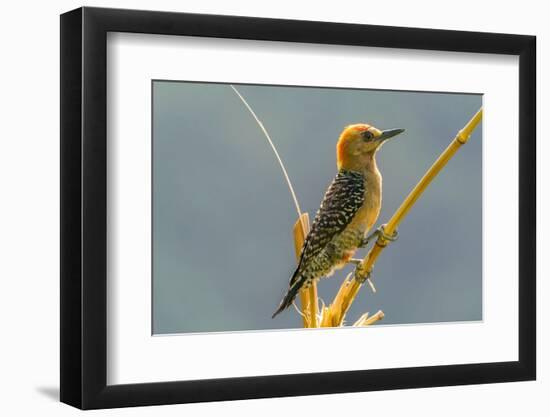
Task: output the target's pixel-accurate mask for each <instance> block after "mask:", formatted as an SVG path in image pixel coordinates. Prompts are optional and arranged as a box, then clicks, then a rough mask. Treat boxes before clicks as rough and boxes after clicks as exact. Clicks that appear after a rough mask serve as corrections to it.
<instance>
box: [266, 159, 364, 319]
mask: <svg viewBox="0 0 550 417" xmlns="http://www.w3.org/2000/svg"><path fill="white" fill-rule="evenodd" d="M364 199H365V181H364V177H363V175H362V174H361V173H359V172H354V171H347V170H340V171H339V172H338V174H337V175H336V177H335V178H334V180H333V181H332V183H331V184H330V186H329V188H328V190H327V192H326V193H325V196H324V198H323V201H322V203H321V206H320V207H319V211H318V212H317V214H316V216H315V219H314V220H313V224H312V226H311V230H310V232H309V234H308V235H307V237H306V240H305V242H304V246H303V247H302V253H301V256H300V261H299V263H298V267H297V268H296V271H295V272H294V274H293V275H292V278H291V279H290V283H289V286H290V288H289V290H288V292H287V294H286V295H285V297H284V298H283V300H282V301H281V304H280V305H279V308H278V309H277V311H276V312H275V314H273V317H275V316H276V315H277V314H279V313H280V312H281V311H283V310H284V309H285V308H287V307H288V306H289V305H290V304H292V302H293V301H294V298H295V297H296V294H298V291H299V290H300V288H301V287H302V286H303V285H304V283H305V281H307V280H308V279H309V278H310V277H309V276H308V275H307V274H304V272H306V270H307V268H308V265H309V264H310V262H311V261H312V260H313V259H314V258H315V257H316V256H317V255H319V254H320V253H321V252H322V251H323V249H325V247H326V246H327V245H328V244H329V243H330V242H331V241H332V240H333V239H334V238H335V237H337V236H338V235H339V234H340V233H342V232H343V231H344V229H345V228H346V227H347V226H348V225H349V224H350V223H351V221H352V220H353V217H354V216H355V214H356V213H357V211H358V210H359V209H360V208H361V206H362V205H363V203H364Z"/></svg>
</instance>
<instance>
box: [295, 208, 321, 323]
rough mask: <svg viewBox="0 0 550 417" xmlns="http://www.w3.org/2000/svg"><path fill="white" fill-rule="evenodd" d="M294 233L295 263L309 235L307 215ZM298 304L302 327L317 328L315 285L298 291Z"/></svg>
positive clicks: (299, 221) (302, 216)
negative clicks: (300, 310)
mask: <svg viewBox="0 0 550 417" xmlns="http://www.w3.org/2000/svg"><path fill="white" fill-rule="evenodd" d="M293 232H294V251H295V254H296V261H297V262H299V261H300V255H301V252H302V246H303V244H304V240H305V238H306V236H307V234H308V233H309V215H308V214H307V213H303V214H302V215H301V216H300V218H298V220H296V223H295V224H294V228H293ZM300 304H301V306H302V318H303V321H304V327H319V321H318V318H317V283H315V282H312V283H311V285H310V286H309V288H305V289H302V290H300Z"/></svg>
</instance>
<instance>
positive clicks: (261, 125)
mask: <svg viewBox="0 0 550 417" xmlns="http://www.w3.org/2000/svg"><path fill="white" fill-rule="evenodd" d="M229 86H230V87H231V88H232V89H233V91H234V92H235V94H237V96H238V97H239V98H240V99H241V101H242V102H243V104H244V105H245V107H246V108H247V109H248V111H249V112H250V114H251V115H252V116H253V117H254V119H256V122H257V123H258V126H260V129H262V132H264V135H265V137H266V138H267V141H268V142H269V145H270V146H271V149H273V153H274V154H275V157H276V158H277V161H278V162H279V165H280V167H281V171H283V175H284V176H285V180H286V183H287V185H288V189H289V190H290V194H291V195H292V199H293V200H294V205H295V206H296V212H297V213H298V218H301V217H302V210H301V209H300V204H299V203H298V198H297V197H296V193H295V192H294V187H292V182H291V181H290V177H289V176H288V173H287V172H286V168H285V164H283V160H282V159H281V156H280V155H279V152H277V148H276V147H275V144H274V143H273V141H272V140H271V137H270V136H269V133H268V132H267V129H266V128H265V127H264V125H263V123H262V122H261V120H260V119H259V118H258V116H256V113H254V110H252V107H250V105H249V104H248V102H247V101H246V100H245V98H244V97H243V96H242V94H241V93H239V90H237V89H236V88H235V86H233V85H232V84H230V85H229Z"/></svg>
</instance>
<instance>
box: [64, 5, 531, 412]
mask: <svg viewBox="0 0 550 417" xmlns="http://www.w3.org/2000/svg"><path fill="white" fill-rule="evenodd" d="M535 103H536V97H535V37H532V36H523V35H510V34H493V33H482V32H459V31H446V30H431V29H416V28H398V27H383V26H371V25H356V24H340V23H326V22H311V21H292V20H277V19H264V18H251V17H237V16H215V15H198V14H186V13H169V12H152V11H137V10H118V9H101V8H88V7H84V8H80V9H77V10H73V11H70V12H67V13H65V14H63V15H62V16H61V312H60V314H61V401H63V402H65V403H67V404H70V405H73V406H75V407H79V408H82V409H92V408H111V407H124V406H139V405H155V404H173V403H186V402H200V401H218V400H234V399H247V398H263V397H277V396H297V395H313V394H326V393H342V392H357V391H370V390H386V389H399V388H417V387H433V386H445V385H461V384H480V383H494V382H506V381H522V380H532V379H535V375H536V351H535V345H536V343H535V342H536V331H535V329H536V317H535V311H536V306H535V300H536V296H535V295H536V294H535V291H536V268H535V265H536V263H535V253H536V251H535V249H536V224H535V219H536V192H535V189H536V186H535V171H536V167H535V161H536V158H535V152H536V151H535Z"/></svg>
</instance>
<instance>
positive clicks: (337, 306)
mask: <svg viewBox="0 0 550 417" xmlns="http://www.w3.org/2000/svg"><path fill="white" fill-rule="evenodd" d="M482 114H483V110H482V109H479V110H478V112H477V113H476V114H475V115H474V117H472V119H471V120H470V121H469V122H468V123H467V124H466V126H464V128H463V129H462V130H460V131H459V132H458V134H457V135H456V137H455V138H454V139H453V141H452V142H451V143H450V144H449V146H448V147H447V149H445V150H444V151H443V153H442V154H441V155H440V156H439V158H437V160H436V161H435V162H434V163H433V165H432V166H431V167H430V169H428V171H427V172H426V173H425V174H424V176H423V177H422V178H421V179H420V181H419V182H418V183H417V184H416V186H415V187H414V188H413V189H412V191H411V192H410V193H409V195H408V196H407V198H405V200H404V201H403V203H401V205H400V206H399V208H398V209H397V211H396V212H395V213H394V215H393V216H392V217H391V218H390V220H389V221H388V223H387V224H386V225H385V227H384V230H385V233H386V234H387V235H389V236H391V235H392V234H393V233H394V232H395V231H396V230H397V227H398V226H399V224H400V223H401V221H402V220H403V219H404V218H405V216H406V215H407V213H408V212H409V210H410V209H411V208H412V206H413V205H414V203H415V202H416V201H417V200H418V199H419V198H420V196H421V195H422V193H423V192H424V190H425V189H426V188H427V187H428V185H430V183H431V182H432V180H433V179H434V178H435V176H436V175H437V174H438V173H439V172H440V171H441V170H442V169H443V167H444V166H445V165H446V164H447V162H449V160H450V159H451V158H452V157H453V156H454V154H455V153H456V151H458V149H460V147H461V146H462V145H464V144H465V143H467V142H468V140H469V139H470V135H471V134H472V132H473V130H474V129H475V128H476V127H477V125H478V124H479V122H480V121H481V118H482ZM387 245H388V241H387V240H386V239H384V237H383V236H379V237H378V239H377V240H376V243H375V244H374V246H373V247H372V248H371V250H370V251H369V252H368V254H367V255H366V256H365V258H364V259H363V261H362V262H361V264H360V265H359V266H358V267H357V271H356V274H355V279H352V280H349V279H346V280H344V282H343V283H342V286H341V287H340V290H339V291H338V293H337V294H336V297H335V298H334V301H333V303H332V304H331V305H330V306H329V310H328V312H326V313H327V314H326V316H330V317H323V321H324V322H327V323H328V322H330V323H331V324H332V325H333V326H341V325H342V323H343V321H344V318H345V315H346V313H347V312H348V310H349V308H350V306H351V304H352V303H353V301H354V299H355V297H356V296H357V294H358V292H359V290H360V289H361V287H362V285H363V283H364V282H365V279H366V278H368V277H369V275H370V272H371V271H372V268H373V267H374V264H375V262H376V260H377V259H378V257H379V256H380V254H381V253H382V251H383V250H384V248H385V247H386V246H387Z"/></svg>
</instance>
